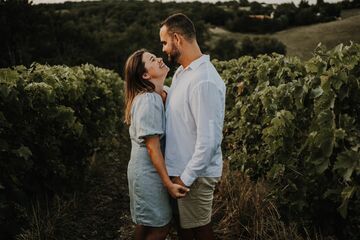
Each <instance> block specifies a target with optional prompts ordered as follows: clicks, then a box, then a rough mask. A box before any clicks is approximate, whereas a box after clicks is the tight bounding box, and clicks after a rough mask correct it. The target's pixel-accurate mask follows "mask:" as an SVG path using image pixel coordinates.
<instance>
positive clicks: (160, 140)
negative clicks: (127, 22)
mask: <svg viewBox="0 0 360 240" xmlns="http://www.w3.org/2000/svg"><path fill="white" fill-rule="evenodd" d="M168 72H169V68H168V67H167V66H166V65H165V64H164V62H163V61H162V59H161V58H157V57H156V56H155V55H153V54H151V53H149V52H147V51H146V50H143V49H142V50H138V51H136V52H135V53H133V54H132V55H131V56H130V57H129V58H128V60H127V61H126V65H125V82H126V85H125V122H126V123H127V124H130V128H129V133H130V138H131V144H132V145H131V146H132V148H131V158H130V161H129V165H128V172H127V174H128V183H129V193H130V211H131V216H132V219H133V221H134V222H135V224H136V228H135V239H139V240H140V239H165V238H166V235H167V234H168V231H169V222H170V220H171V218H172V213H171V207H170V199H169V195H168V193H170V195H171V196H172V197H174V198H181V197H184V196H185V194H186V192H187V191H189V190H188V189H187V188H185V187H183V186H180V185H178V184H174V183H173V182H172V181H171V180H170V178H169V176H168V173H167V170H166V167H165V162H164V157H163V152H164V151H163V150H164V134H165V112H164V102H165V99H166V92H165V91H164V81H165V78H166V75H167V73H168Z"/></svg>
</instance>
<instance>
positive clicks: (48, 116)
mask: <svg viewBox="0 0 360 240" xmlns="http://www.w3.org/2000/svg"><path fill="white" fill-rule="evenodd" d="M122 91H123V83H122V81H121V80H120V78H119V76H118V75H117V74H116V73H114V72H112V71H109V70H105V69H101V68H97V67H94V66H92V65H82V66H80V67H72V68H70V67H66V66H53V67H50V66H48V65H40V64H32V65H31V67H30V68H25V67H23V66H17V67H14V68H12V69H9V68H8V69H0V152H1V155H0V212H1V214H0V215H1V218H0V225H1V228H2V229H0V230H1V231H0V232H1V235H5V236H7V235H6V234H14V232H16V231H18V230H19V226H22V225H23V224H24V223H25V219H23V217H24V215H23V214H22V211H23V210H24V209H25V208H26V207H28V204H30V202H31V200H32V199H33V198H35V197H36V196H42V195H44V194H46V195H49V196H50V197H51V196H52V195H53V194H59V195H62V194H66V193H71V192H72V191H74V190H75V189H79V187H81V185H82V182H83V179H84V177H85V176H86V173H87V170H88V167H89V157H90V156H91V155H92V154H93V153H94V152H95V151H96V149H97V147H98V146H99V142H100V141H102V139H104V138H107V137H109V136H115V135H116V134H118V133H119V131H121V130H122V128H123V125H122V123H121V120H120V117H121V114H122V113H121V112H122V106H123V102H122V101H123V93H122ZM12 216H15V217H14V218H12ZM14 226H17V227H15V228H14Z"/></svg>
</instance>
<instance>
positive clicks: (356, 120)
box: [215, 44, 360, 239]
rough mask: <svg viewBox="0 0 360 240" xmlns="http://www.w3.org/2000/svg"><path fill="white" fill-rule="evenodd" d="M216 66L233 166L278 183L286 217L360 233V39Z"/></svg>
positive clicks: (354, 235) (342, 233) (343, 234)
mask: <svg viewBox="0 0 360 240" xmlns="http://www.w3.org/2000/svg"><path fill="white" fill-rule="evenodd" d="M215 64H216V67H217V68H218V70H219V71H220V72H221V75H222V77H223V79H224V80H225V82H226V84H227V96H226V101H227V109H226V111H227V112H226V116H225V125H224V142H223V144H224V149H225V151H224V152H225V155H226V158H227V159H228V160H229V161H230V164H231V167H232V168H233V169H239V170H242V171H244V172H246V173H248V174H249V175H250V176H251V177H252V179H254V180H255V179H261V178H266V179H268V180H269V181H270V182H272V184H273V186H274V188H273V197H275V198H276V199H277V201H278V202H279V204H280V210H281V215H282V216H284V218H285V219H287V220H289V221H293V220H296V221H297V222H303V223H305V224H309V225H313V226H318V227H321V228H322V229H323V232H324V233H326V234H330V235H332V234H334V235H337V236H338V237H340V238H341V239H358V238H359V235H358V234H359V233H358V231H356V229H357V228H358V220H356V216H358V215H359V214H360V208H359V207H358V206H359V205H358V203H359V200H360V188H359V187H360V182H359V179H360V144H359V143H360V115H359V113H360V71H359V69H360V45H358V44H351V45H349V46H343V45H342V44H341V45H339V46H337V47H336V48H334V49H332V50H330V51H326V49H324V48H323V47H322V46H321V45H319V46H318V48H317V49H316V51H315V54H314V57H313V58H312V59H310V60H309V61H308V62H305V63H302V62H300V60H299V59H298V58H288V57H284V56H282V55H277V54H274V55H272V56H267V55H263V56H259V57H258V58H256V59H254V58H252V57H243V58H240V59H238V60H231V61H228V62H217V61H216V62H215ZM324 216H326V217H324ZM299 218H301V219H299Z"/></svg>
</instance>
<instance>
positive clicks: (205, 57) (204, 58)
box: [185, 54, 210, 70]
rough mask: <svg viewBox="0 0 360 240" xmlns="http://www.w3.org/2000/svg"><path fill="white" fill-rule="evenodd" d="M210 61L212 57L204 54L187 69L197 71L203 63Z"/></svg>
mask: <svg viewBox="0 0 360 240" xmlns="http://www.w3.org/2000/svg"><path fill="white" fill-rule="evenodd" d="M209 61H210V56H209V55H205V54H203V55H202V56H201V57H199V58H198V59H195V60H194V61H192V62H191V63H190V65H189V66H187V67H186V68H185V69H188V68H189V69H191V70H195V69H197V68H198V67H199V66H200V65H201V64H202V63H204V62H209Z"/></svg>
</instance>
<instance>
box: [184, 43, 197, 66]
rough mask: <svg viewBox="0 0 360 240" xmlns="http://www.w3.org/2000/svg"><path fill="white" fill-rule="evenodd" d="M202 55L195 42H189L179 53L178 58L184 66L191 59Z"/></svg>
mask: <svg viewBox="0 0 360 240" xmlns="http://www.w3.org/2000/svg"><path fill="white" fill-rule="evenodd" d="M201 56H202V53H201V50H200V47H199V45H198V44H197V42H194V43H192V44H189V46H188V47H186V48H185V49H184V52H183V53H182V54H181V57H180V59H179V63H180V64H181V65H182V66H183V68H186V67H187V66H189V65H190V64H191V63H192V62H193V61H195V60H196V59H198V58H200V57H201Z"/></svg>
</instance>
